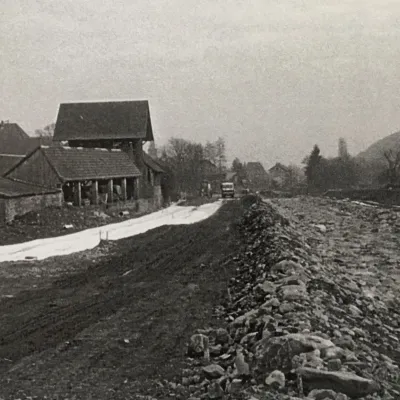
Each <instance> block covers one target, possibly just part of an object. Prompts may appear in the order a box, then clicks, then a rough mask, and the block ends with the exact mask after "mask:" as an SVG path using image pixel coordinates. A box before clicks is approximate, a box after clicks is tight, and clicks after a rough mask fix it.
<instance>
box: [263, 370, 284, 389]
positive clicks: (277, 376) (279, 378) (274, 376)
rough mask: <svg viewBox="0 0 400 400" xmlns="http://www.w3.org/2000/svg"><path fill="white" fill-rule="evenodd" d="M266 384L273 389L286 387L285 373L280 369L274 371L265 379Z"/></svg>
mask: <svg viewBox="0 0 400 400" xmlns="http://www.w3.org/2000/svg"><path fill="white" fill-rule="evenodd" d="M265 384H266V385H267V386H269V387H271V388H273V389H283V388H284V387H285V374H284V373H283V372H281V371H279V370H275V371H272V372H271V373H270V374H269V375H268V376H267V378H266V379H265Z"/></svg>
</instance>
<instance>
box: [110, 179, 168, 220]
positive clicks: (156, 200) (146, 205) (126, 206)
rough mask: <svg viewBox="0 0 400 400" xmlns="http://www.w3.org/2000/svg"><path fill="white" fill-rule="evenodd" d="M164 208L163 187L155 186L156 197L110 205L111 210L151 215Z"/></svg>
mask: <svg viewBox="0 0 400 400" xmlns="http://www.w3.org/2000/svg"><path fill="white" fill-rule="evenodd" d="M162 206H163V197H162V193H161V186H154V196H153V197H151V198H141V199H138V200H130V201H126V202H120V203H116V204H113V205H109V209H110V210H121V211H123V210H129V211H133V212H135V213H140V214H142V213H149V212H154V211H157V210H159V209H160V208H161V207H162Z"/></svg>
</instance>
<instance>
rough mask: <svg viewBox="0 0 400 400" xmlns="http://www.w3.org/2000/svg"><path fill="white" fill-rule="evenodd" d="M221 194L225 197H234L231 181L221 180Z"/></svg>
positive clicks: (233, 187)
mask: <svg viewBox="0 0 400 400" xmlns="http://www.w3.org/2000/svg"><path fill="white" fill-rule="evenodd" d="M221 196H222V198H225V197H228V196H229V197H232V198H233V197H235V185H234V184H233V182H222V183H221Z"/></svg>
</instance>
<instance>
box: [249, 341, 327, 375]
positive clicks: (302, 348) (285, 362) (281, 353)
mask: <svg viewBox="0 0 400 400" xmlns="http://www.w3.org/2000/svg"><path fill="white" fill-rule="evenodd" d="M333 346H334V344H333V343H332V342H331V341H330V340H327V339H323V338H321V337H319V336H314V335H310V334H301V333H291V334H288V335H285V336H278V337H270V338H265V339H262V340H260V341H259V342H258V344H257V345H256V350H255V357H256V359H257V365H258V367H259V368H261V370H264V369H266V370H267V371H269V370H270V371H272V370H275V369H280V370H282V371H284V372H286V371H287V370H290V369H292V359H293V357H294V356H295V355H298V354H302V353H308V352H310V351H313V350H317V349H318V350H322V349H326V348H329V347H333Z"/></svg>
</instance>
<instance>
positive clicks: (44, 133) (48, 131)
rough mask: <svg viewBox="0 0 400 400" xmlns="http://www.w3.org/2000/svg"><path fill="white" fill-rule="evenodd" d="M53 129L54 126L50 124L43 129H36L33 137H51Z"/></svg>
mask: <svg viewBox="0 0 400 400" xmlns="http://www.w3.org/2000/svg"><path fill="white" fill-rule="evenodd" d="M55 127H56V124H55V123H52V124H49V125H46V126H45V127H44V128H43V129H36V130H35V136H39V137H53V136H54V129H55Z"/></svg>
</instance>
